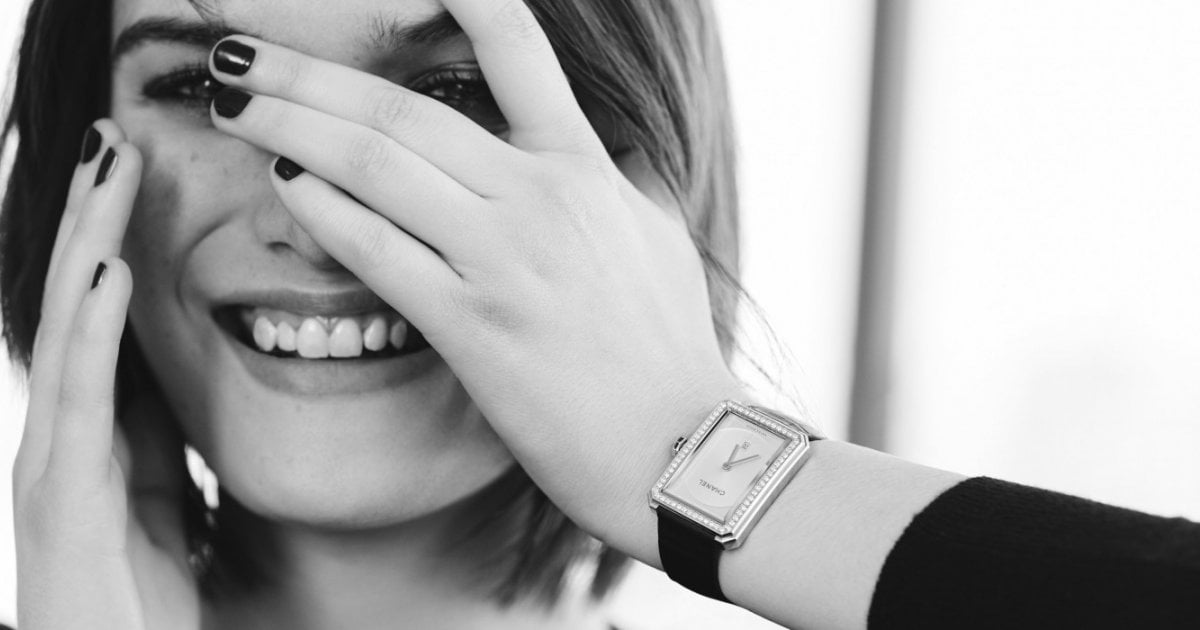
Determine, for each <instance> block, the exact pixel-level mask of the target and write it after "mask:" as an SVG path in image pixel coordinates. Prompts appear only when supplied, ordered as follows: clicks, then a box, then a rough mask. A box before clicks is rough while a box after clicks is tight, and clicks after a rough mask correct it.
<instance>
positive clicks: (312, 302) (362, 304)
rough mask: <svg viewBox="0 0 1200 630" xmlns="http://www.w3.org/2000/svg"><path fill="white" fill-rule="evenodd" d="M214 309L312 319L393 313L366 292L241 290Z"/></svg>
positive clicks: (225, 297)
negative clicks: (263, 311)
mask: <svg viewBox="0 0 1200 630" xmlns="http://www.w3.org/2000/svg"><path fill="white" fill-rule="evenodd" d="M217 306H218V308H219V307H222V306H260V307H264V308H271V309H276V310H281V311H287V312H289V313H295V314H297V315H312V316H315V317H316V316H324V317H332V316H336V315H361V314H363V313H374V312H378V311H390V310H393V309H392V307H391V306H389V305H388V303H387V302H384V301H383V300H382V299H381V298H380V297H379V296H378V295H375V293H374V292H372V291H370V290H368V289H366V288H360V289H343V290H338V291H303V290H296V289H268V290H241V291H236V292H233V293H229V294H226V295H224V296H222V297H221V299H219V300H217Z"/></svg>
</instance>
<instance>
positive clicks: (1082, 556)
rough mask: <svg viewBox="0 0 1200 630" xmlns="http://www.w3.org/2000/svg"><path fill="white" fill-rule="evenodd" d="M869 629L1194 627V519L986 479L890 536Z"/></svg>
mask: <svg viewBox="0 0 1200 630" xmlns="http://www.w3.org/2000/svg"><path fill="white" fill-rule="evenodd" d="M868 627H869V628H923V629H935V628H1089V629H1096V628H1137V629H1138V630H1148V629H1150V628H1200V524H1197V523H1193V522H1191V521H1188V520H1185V519H1182V518H1163V517H1158V516H1152V515H1149V514H1144V513H1141V512H1135V511H1132V510H1127V509H1123V508H1118V507H1113V506H1110V505H1104V504H1102V503H1096V502H1094V501H1088V500H1086V499H1080V498H1078V497H1073V496H1068V495H1065V494H1059V493H1056V492H1050V491H1047V490H1040V489H1037V488H1031V487H1028V486H1022V485H1019V484H1014V483H1009V482H1005V481H1000V480H996V479H990V478H987V477H977V478H974V479H968V480H966V481H963V482H961V483H959V484H957V485H956V486H954V487H952V488H950V489H949V490H947V491H946V492H945V493H943V494H942V495H941V496H939V497H938V498H937V499H936V500H934V501H933V502H932V503H930V504H929V505H928V506H927V507H926V508H925V509H924V510H922V511H921V513H919V514H918V515H917V516H916V517H915V518H914V519H913V521H912V523H910V524H909V526H908V528H907V529H906V530H905V532H904V534H903V535H901V537H900V539H899V540H898V541H897V542H896V545H895V546H894V547H893V548H892V551H891V552H890V553H889V554H888V558H887V560H886V562H885V563H884V566H883V570H882V571H881V572H880V575H879V581H878V582H877V583H876V585H875V594H874V596H873V598H872V601H871V610H870V613H869V616H868Z"/></svg>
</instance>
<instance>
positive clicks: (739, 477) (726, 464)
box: [664, 412, 787, 522]
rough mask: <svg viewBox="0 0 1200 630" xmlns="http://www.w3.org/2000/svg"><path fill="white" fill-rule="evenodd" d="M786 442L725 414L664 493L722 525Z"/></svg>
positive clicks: (752, 424) (738, 418) (751, 424)
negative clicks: (689, 505) (720, 522)
mask: <svg viewBox="0 0 1200 630" xmlns="http://www.w3.org/2000/svg"><path fill="white" fill-rule="evenodd" d="M786 444H787V440H786V439H785V438H783V437H782V436H779V435H776V434H774V433H772V432H771V431H769V430H767V429H765V428H763V427H760V426H758V425H757V424H754V423H752V422H749V421H747V420H745V419H743V418H742V417H741V416H738V415H735V414H733V413H730V412H727V413H726V414H725V416H724V417H722V418H721V420H719V421H718V422H717V425H716V426H715V427H714V428H713V429H712V431H710V432H709V434H708V437H707V438H706V439H705V440H704V442H702V443H701V444H700V446H699V447H698V448H697V450H696V451H695V452H694V453H693V454H692V457H691V458H690V459H689V460H688V463H686V464H684V467H683V468H682V469H681V470H680V471H679V472H678V473H676V474H675V476H674V477H673V478H672V479H671V481H670V483H668V484H667V487H666V488H664V490H665V491H666V492H667V493H669V494H671V495H674V496H675V497H676V498H678V499H680V500H682V501H685V502H687V503H690V504H691V505H692V506H693V507H695V508H697V509H698V510H700V511H702V512H704V513H706V514H708V515H709V516H710V517H712V518H714V519H716V520H718V521H722V522H724V521H725V520H727V519H728V517H729V514H730V512H731V511H732V509H733V508H734V506H736V505H737V504H738V503H740V502H741V501H742V499H743V498H744V497H745V496H746V494H747V493H748V492H749V491H750V489H751V488H753V487H754V484H755V483H756V482H757V481H758V478H759V477H761V476H762V474H763V472H764V471H766V469H767V466H769V465H771V462H773V461H775V458H776V457H778V456H779V452H780V451H781V450H783V447H784V445H786Z"/></svg>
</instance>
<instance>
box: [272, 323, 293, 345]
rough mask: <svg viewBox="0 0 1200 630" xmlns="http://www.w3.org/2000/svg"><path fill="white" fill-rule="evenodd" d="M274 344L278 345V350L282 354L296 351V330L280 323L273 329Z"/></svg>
mask: <svg viewBox="0 0 1200 630" xmlns="http://www.w3.org/2000/svg"><path fill="white" fill-rule="evenodd" d="M275 333H276V337H275V343H277V344H279V349H280V350H283V351H284V352H295V351H296V329H295V328H292V325H291V324H289V323H287V322H280V323H279V326H278V327H277V328H276V329H275Z"/></svg>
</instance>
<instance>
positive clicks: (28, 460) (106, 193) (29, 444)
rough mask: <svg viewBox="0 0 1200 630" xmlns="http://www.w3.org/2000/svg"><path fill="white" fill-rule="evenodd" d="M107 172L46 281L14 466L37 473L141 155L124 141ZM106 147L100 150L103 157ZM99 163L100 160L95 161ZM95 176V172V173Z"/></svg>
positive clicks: (132, 193) (115, 249)
mask: <svg viewBox="0 0 1200 630" xmlns="http://www.w3.org/2000/svg"><path fill="white" fill-rule="evenodd" d="M108 149H111V150H112V155H111V158H110V159H107V162H108V169H106V170H110V171H111V172H110V173H109V175H108V177H107V178H101V179H100V182H99V183H98V184H97V183H96V181H97V180H96V179H93V180H92V188H91V189H90V190H88V191H87V193H86V194H85V195H84V199H83V200H82V202H81V203H80V210H79V212H78V217H77V218H76V219H75V227H74V229H73V230H72V231H71V235H70V237H68V239H67V242H66V244H65V245H64V246H63V248H62V252H61V256H60V258H59V264H58V269H57V271H56V273H55V277H54V278H53V279H50V280H48V281H47V282H48V286H47V289H46V298H45V301H44V303H43V305H42V317H41V320H40V322H39V323H38V331H37V334H36V336H35V339H34V348H33V367H32V374H31V380H30V392H29V407H28V411H27V413H26V420H25V427H24V433H23V435H22V439H21V447H20V451H19V453H18V458H19V462H18V465H19V466H20V467H22V469H25V468H26V467H28V469H30V470H40V469H41V468H42V467H44V466H45V464H46V457H47V456H48V454H49V452H50V443H51V440H52V431H53V423H52V419H53V417H54V415H55V409H56V407H57V405H58V395H59V390H60V378H61V375H62V371H63V366H64V362H65V361H66V359H67V356H66V345H67V341H68V339H69V333H70V330H71V328H72V327H73V326H74V322H75V317H76V313H77V311H78V308H79V304H80V302H81V301H82V299H83V296H84V295H86V294H87V293H88V291H89V290H90V289H91V283H92V277H93V274H94V272H95V269H96V265H97V263H98V262H99V261H101V260H103V259H105V258H107V257H110V256H116V255H118V254H119V253H120V249H121V241H122V239H123V237H124V234H125V227H126V225H128V222H129V214H130V211H131V209H132V207H133V200H134V198H135V197H136V194H137V187H138V182H139V180H140V177H141V164H142V163H141V155H140V154H139V153H138V151H137V149H136V148H134V147H133V145H130V144H128V143H123V144H119V145H115V146H112V147H109V148H108ZM108 149H106V150H105V151H104V152H105V154H107V151H108ZM97 159H98V160H100V161H101V162H104V161H106V158H105V157H100V158H97ZM97 172H99V170H98V169H97Z"/></svg>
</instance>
